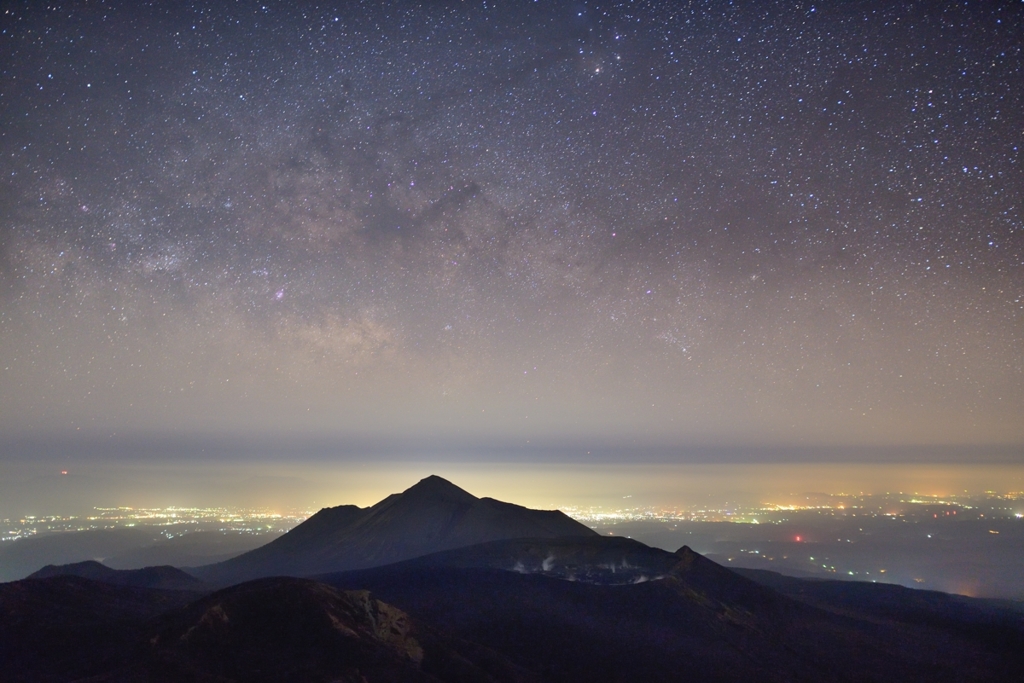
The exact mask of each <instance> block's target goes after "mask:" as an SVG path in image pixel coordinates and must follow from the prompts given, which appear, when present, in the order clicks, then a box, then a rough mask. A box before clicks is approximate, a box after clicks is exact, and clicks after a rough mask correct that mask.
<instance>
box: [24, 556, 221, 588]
mask: <svg viewBox="0 0 1024 683" xmlns="http://www.w3.org/2000/svg"><path fill="white" fill-rule="evenodd" d="M53 576H80V577H82V578H84V579H92V580H93V581H102V582H103V583H109V584H113V585H115V586H135V587H137V588H163V589H166V590H186V591H203V590H204V589H206V587H207V586H206V584H204V583H203V582H202V581H200V580H199V579H197V578H196V577H194V576H192V575H190V574H186V573H185V572H183V571H181V570H180V569H175V568H174V567H144V568H142V569H111V568H110V567H108V566H106V565H103V564H100V563H99V562H96V561H95V560H88V561H86V562H76V563H74V564H62V565H53V564H48V565H46V566H45V567H43V568H42V569H40V570H39V571H37V572H36V573H34V574H32V575H31V576H29V577H28V578H30V579H48V578H50V577H53Z"/></svg>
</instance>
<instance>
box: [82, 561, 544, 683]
mask: <svg viewBox="0 0 1024 683" xmlns="http://www.w3.org/2000/svg"><path fill="white" fill-rule="evenodd" d="M95 680H96V681H97V682H99V681H108V682H110V683H113V682H115V681H124V682H127V681H132V682H147V681H152V682H157V681H176V682H188V681H253V682H256V681H267V682H270V681H303V682H308V683H317V682H321V681H322V682H324V683H326V682H327V681H352V682H357V681H358V682H363V683H374V682H381V683H384V682H391V681H407V682H409V683H420V682H422V683H428V682H434V681H464V682H466V683H469V682H477V681H478V682H480V683H485V682H507V683H514V682H520V681H521V682H524V683H525V682H527V681H534V680H537V679H536V677H535V676H533V675H531V674H529V673H528V672H526V671H524V670H522V669H520V668H518V667H515V666H513V665H511V664H510V663H509V662H507V661H506V660H504V659H503V658H502V657H501V656H500V655H498V654H497V653H494V652H492V651H489V650H486V649H485V648H481V647H479V646H477V645H473V644H470V643H466V642H459V641H456V640H453V639H451V638H447V637H444V636H441V635H438V634H436V633H434V632H432V631H431V630H430V629H425V628H422V627H420V626H418V625H417V624H415V623H414V622H413V620H412V619H410V618H409V616H408V615H407V614H405V613H404V612H402V611H400V610H398V609H396V608H395V607H392V606H391V605H387V604H385V603H383V602H380V601H379V600H376V599H374V598H373V597H372V596H370V594H369V593H367V592H366V591H339V590H337V589H335V588H332V587H330V586H327V585H325V584H322V583H317V582H314V581H308V580H305V579H294V578H284V577H278V578H271V579H260V580H257V581H251V582H248V583H244V584H240V585H238V586H232V587H231V588H227V589H225V590H222V591H218V592H217V593H214V594H212V595H209V596H207V597H206V598H204V599H202V600H199V601H198V602H196V603H194V604H191V605H189V606H188V607H185V608H183V609H180V610H177V611H175V612H173V613H170V614H167V615H165V616H164V617H162V618H160V619H159V620H158V621H157V623H156V624H154V626H153V627H151V629H150V630H149V632H147V634H146V635H145V637H144V638H143V639H142V640H141V641H140V644H139V646H138V647H137V648H136V649H135V650H134V652H133V653H132V655H131V657H130V659H129V661H128V662H126V663H125V664H124V665H123V666H121V667H120V668H118V669H117V670H116V671H113V672H111V673H109V674H107V675H105V676H102V677H98V678H97V679H95Z"/></svg>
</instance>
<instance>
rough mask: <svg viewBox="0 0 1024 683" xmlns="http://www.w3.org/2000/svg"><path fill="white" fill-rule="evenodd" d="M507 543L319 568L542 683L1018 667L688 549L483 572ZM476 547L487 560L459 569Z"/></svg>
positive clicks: (979, 642)
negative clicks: (627, 570) (638, 572)
mask: <svg viewBox="0 0 1024 683" xmlns="http://www.w3.org/2000/svg"><path fill="white" fill-rule="evenodd" d="M617 540H619V539H609V538H599V539H598V540H597V541H591V540H590V539H586V540H585V541H584V542H583V543H584V544H586V543H588V542H590V543H594V544H595V545H599V544H602V543H604V542H605V541H617ZM510 545H515V544H503V543H495V544H488V546H490V547H491V548H492V549H494V550H495V551H496V552H495V553H494V554H491V553H489V552H488V551H487V549H485V548H483V547H475V548H472V549H464V550H463V551H452V552H448V553H441V554H438V555H436V556H431V557H427V558H419V559H417V560H411V561H408V562H402V563H398V564H395V565H391V566H387V567H378V568H374V569H368V570H361V571H353V572H343V573H339V574H335V575H332V576H326V577H321V578H322V580H324V581H326V582H328V583H330V584H332V585H335V586H338V587H339V588H354V587H356V586H358V587H361V588H364V589H369V590H371V591H373V593H374V594H375V595H377V596H378V597H379V598H380V599H382V600H386V601H387V602H389V603H390V604H394V605H396V606H397V607H399V608H400V609H403V610H405V611H406V612H408V613H409V614H410V615H412V616H413V618H415V619H417V620H419V621H421V622H423V623H429V624H432V625H434V626H435V627H436V628H439V629H443V630H445V631H447V632H448V633H450V634H452V635H453V636H455V637H460V638H466V639H473V640H475V641H476V642H477V643H479V644H481V645H484V646H487V647H490V648H492V649H494V650H497V651H500V652H502V653H503V654H504V655H506V656H508V657H509V658H510V659H511V660H512V661H513V662H516V663H517V664H520V665H521V666H524V667H529V668H531V669H533V670H534V671H536V672H537V673H539V674H540V675H542V676H543V677H544V680H547V681H565V682H569V681H581V680H586V681H678V680H718V681H893V680H900V681H965V680H974V681H1013V680H1017V679H1018V676H1019V667H1020V665H1021V664H1024V657H1022V655H1021V651H1020V650H1019V649H1017V648H1014V647H1013V646H1012V643H1008V642H1006V641H1003V642H990V641H986V640H984V639H978V638H972V637H969V636H965V634H963V633H962V632H958V631H957V630H956V629H951V628H944V627H941V626H939V625H934V624H919V623H908V622H904V621H900V620H898V619H876V618H859V617H857V616H855V615H851V614H842V613H839V612H836V611H830V610H826V609H821V608H819V607H816V606H812V605H809V604H806V603H804V602H801V601H798V600H794V599H792V598H789V597H787V596H785V595H782V594H780V593H779V592H777V591H775V590H773V589H771V588H769V587H767V586H764V585H761V584H758V583H756V582H754V581H751V580H749V579H746V578H744V577H741V576H739V575H737V574H736V573H734V572H732V571H730V570H729V569H726V568H725V567H722V566H720V565H718V564H716V563H714V562H712V561H710V560H708V559H706V558H704V557H702V556H700V555H698V554H697V553H694V552H693V551H691V550H690V549H689V548H685V547H684V548H681V549H680V550H679V551H677V552H676V553H667V554H668V555H674V557H675V562H674V564H673V566H672V567H671V568H670V569H669V571H668V573H667V574H666V575H665V576H663V577H662V578H660V579H658V580H652V581H645V582H641V583H636V584H631V585H601V584H594V583H586V582H583V581H567V580H564V579H561V578H555V577H552V576H548V575H545V574H544V573H543V572H539V573H537V574H521V573H518V572H515V571H508V570H506V569H495V568H492V566H491V565H493V564H495V563H496V562H499V561H498V560H494V559H493V558H494V557H499V558H500V561H501V562H503V561H506V553H507V551H508V550H509V546H510ZM622 549H623V548H622V546H621V545H620V546H619V547H617V548H614V549H613V550H610V551H607V552H606V554H607V555H614V554H616V553H617V552H621V551H622ZM589 552H594V550H593V548H591V549H588V550H585V551H580V553H577V556H580V555H583V554H586V553H589ZM602 552H604V551H602ZM473 555H476V557H477V558H478V559H483V560H484V565H485V566H484V567H483V568H476V567H470V566H467V565H468V564H470V563H471V560H470V558H471V557H472V556H473ZM633 557H634V558H638V557H639V554H637V555H634V556H633ZM650 557H651V558H652V559H654V561H655V562H656V563H658V564H660V563H661V562H662V561H663V560H664V558H663V557H658V556H656V555H654V554H652V555H650ZM446 561H450V562H451V564H453V565H455V566H446ZM1018 629H1019V626H1018ZM1017 633H1018V636H1019V634H1020V633H1024V630H1018V632H1017Z"/></svg>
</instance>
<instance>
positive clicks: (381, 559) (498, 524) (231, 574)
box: [190, 476, 597, 585]
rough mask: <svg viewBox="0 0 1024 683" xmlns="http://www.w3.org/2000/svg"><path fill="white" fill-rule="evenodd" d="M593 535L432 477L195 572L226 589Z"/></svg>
mask: <svg viewBox="0 0 1024 683" xmlns="http://www.w3.org/2000/svg"><path fill="white" fill-rule="evenodd" d="M596 535H597V534H596V533H595V532H594V531H592V530H591V529H588V528H587V527H585V526H583V525H582V524H580V523H579V522H576V521H575V520H573V519H570V518H569V517H567V516H566V515H564V514H563V513H561V512H559V511H557V510H554V511H547V510H531V509H529V508H525V507H522V506H519V505H513V504H511V503H503V502H501V501H498V500H494V499H493V498H477V497H476V496H474V495H472V494H470V493H468V492H466V491H464V490H462V489H460V488H459V487H458V486H455V485H454V484H452V483H451V482H449V481H446V480H445V479H442V478H441V477H437V476H431V477H427V478H426V479H423V480H422V481H420V482H419V483H417V484H416V485H414V486H412V487H411V488H409V489H407V490H406V491H404V492H402V493H396V494H393V495H391V496H388V497H387V498H385V499H384V500H382V501H381V502H379V503H377V504H376V505H374V506H372V507H369V508H359V507H356V506H354V505H342V506H339V507H334V508H325V509H323V510H321V511H320V512H318V513H317V514H315V515H313V516H312V517H310V518H309V519H308V520H306V521H305V522H303V523H302V524H300V525H299V526H297V527H295V528H294V529H292V530H291V531H289V532H288V533H287V534H285V535H284V536H282V537H280V538H278V539H277V540H275V541H272V542H270V543H268V544H267V545H265V546H262V547H260V548H257V549H255V550H252V551H250V552H248V553H245V554H243V555H240V556H239V557H235V558H232V559H230V560H227V561H226V562H221V563H218V564H214V565H207V566H205V567H197V568H194V569H191V570H190V573H193V574H195V575H197V576H199V577H201V578H203V579H205V580H208V581H212V582H216V583H218V584H221V585H225V584H229V583H237V582H239V581H243V580H247V579H253V578H258V577H262V576H274V575H287V576H311V575H314V574H321V573H326V572H332V571H340V570H348V569H361V568H366V567H375V566H380V565H385V564H390V563H393V562H398V561H401V560H405V559H409V558H413V557H419V556H421V555H426V554H428V553H434V552H438V551H441V550H447V549H451V548H459V547H464V546H469V545H474V544H477V543H483V542H486V541H495V540H501V539H509V538H554V537H560V536H577V537H589V536H596Z"/></svg>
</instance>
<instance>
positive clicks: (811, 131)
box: [0, 2, 1024, 490]
mask: <svg viewBox="0 0 1024 683" xmlns="http://www.w3.org/2000/svg"><path fill="white" fill-rule="evenodd" d="M343 5H344V6H343V8H337V9H334V10H330V9H323V8H322V7H321V8H317V7H315V6H313V5H311V4H305V3H299V4H297V5H294V4H292V3H270V2H265V3H261V2H237V3H230V4H229V3H208V4H205V3H195V4H192V5H190V6H184V5H183V3H170V2H168V3H161V2H157V3H153V4H152V5H150V6H146V7H143V6H141V5H140V3H135V2H108V3H85V2H69V3H61V2H58V3H53V4H51V5H50V6H48V7H43V6H42V5H40V4H39V3H5V5H4V10H3V12H4V14H3V15H2V17H0V121H2V122H3V123H2V126H0V159H2V162H0V170H2V178H0V433H3V434H4V435H5V436H4V437H3V438H4V443H5V446H4V448H5V453H7V455H8V456H9V457H14V456H16V455H17V454H23V455H26V454H27V456H30V455H31V453H33V452H34V451H33V448H36V449H37V450H38V449H42V450H43V451H46V449H47V448H49V449H50V450H53V449H58V450H60V449H63V450H62V452H63V453H64V455H63V456H62V457H65V458H67V459H71V460H72V461H73V460H74V458H75V457H81V458H87V457H91V456H89V454H90V453H94V452H95V451H96V450H97V448H99V449H100V450H102V444H103V443H107V441H105V440H110V439H114V441H112V442H110V443H114V442H116V443H118V444H120V446H118V447H119V448H123V449H130V444H131V443H136V442H135V441H131V440H130V439H137V440H139V442H144V443H147V444H154V443H163V442H173V443H177V444H179V445H178V446H176V448H177V449H178V451H182V450H185V451H187V450H188V444H189V443H191V441H189V440H195V439H198V440H200V441H202V440H204V439H205V440H206V441H203V443H207V444H208V443H214V442H215V443H217V444H225V443H227V444H229V445H228V446H224V449H225V450H226V451H232V450H233V451H234V452H235V455H238V454H239V453H244V451H246V449H255V450H259V448H258V446H253V444H257V445H258V444H268V443H269V444H288V443H289V442H293V443H306V441H304V440H309V439H313V440H315V442H316V444H317V445H316V446H315V448H313V447H310V448H311V449H312V450H317V452H330V451H331V450H332V449H334V448H337V449H339V450H341V451H343V450H345V449H346V448H348V450H349V451H351V452H355V451H359V450H360V449H363V452H371V451H373V445H374V444H390V446H388V448H385V449H384V450H386V451H387V452H388V453H390V454H392V455H393V454H394V453H400V452H401V451H402V449H403V448H405V447H406V446H404V445H403V444H405V445H408V449H409V451H410V452H413V451H416V449H417V444H419V445H420V446H422V444H424V443H429V444H431V446H430V447H431V448H434V449H436V450H437V451H438V452H444V451H445V449H449V450H450V449H461V451H460V452H470V451H473V449H474V448H477V447H479V448H480V450H479V452H480V453H481V455H480V458H481V459H487V458H490V457H492V456H491V455H488V454H487V453H488V451H487V449H488V448H499V449H505V450H503V451H502V453H504V455H503V456H502V457H506V458H508V459H513V460H514V459H515V458H516V457H517V455H516V453H517V449H522V450H523V452H524V453H533V452H534V450H535V449H537V448H540V447H541V446H538V444H540V445H547V446H550V447H552V448H555V447H556V446H557V447H564V448H565V449H568V450H571V451H572V452H573V453H574V454H575V455H574V457H576V458H577V459H585V453H586V451H587V450H588V449H590V448H594V449H597V448H603V449H605V450H604V451H603V452H608V451H614V450H615V449H617V448H621V449H626V450H628V449H630V448H632V449H639V450H643V449H645V448H650V449H653V451H652V452H654V451H656V452H657V453H658V454H659V455H658V456H657V458H656V459H658V460H660V461H666V460H671V459H672V455H671V454H672V453H677V452H678V453H684V452H695V451H700V452H702V453H705V456H703V460H704V461H709V460H710V461H713V460H714V459H715V456H714V453H716V452H719V451H721V452H728V453H735V452H737V451H735V449H740V450H742V449H768V450H764V451H761V452H764V453H768V454H769V455H766V456H764V458H762V460H769V461H771V460H773V459H775V458H777V459H778V460H780V461H781V460H785V459H786V457H784V456H783V455H771V454H773V453H774V454H779V453H792V452H794V451H793V450H792V449H803V450H800V451H799V452H800V453H807V452H818V451H815V449H820V452H822V453H824V452H826V451H829V449H831V451H829V452H835V453H844V454H846V456H844V457H846V458H847V459H848V460H851V461H857V460H858V459H864V460H865V461H871V458H872V457H878V456H862V455H860V454H861V453H867V452H872V453H875V452H878V450H879V449H881V450H882V451H884V452H893V453H896V452H899V449H903V448H909V449H915V448H916V449H922V448H923V449H928V448H935V449H938V451H941V452H942V453H945V454H947V455H944V456H943V457H944V458H946V459H947V460H953V461H959V462H962V463H970V462H971V461H972V459H973V458H979V457H981V456H979V455H978V454H979V453H983V454H991V453H996V454H998V459H1003V460H1006V459H1007V458H1009V460H1011V461H1014V462H1019V461H1020V459H1021V457H1022V456H1021V452H1022V446H1024V172H1022V168H1021V160H1022V155H1021V151H1020V145H1021V144H1024V140H1022V138H1024V54H1022V51H1021V47H1022V40H1024V9H1022V5H1021V3H1010V2H984V3H981V2H978V3H957V4H954V3H934V2H926V3H896V4H895V5H894V4H893V3H882V2H844V3H820V4H813V3H791V2H778V3H764V2H756V3H755V2H734V3H727V2H703V3H701V2H694V3H667V2H646V3H645V2H632V3H597V2H536V3H525V2H524V3H511V2H508V3H506V2H474V3H456V2H436V3H411V2H388V3H375V2H374V3H365V4H357V3H344V4H343ZM126 435H127V436H126ZM122 438H126V439H129V440H128V441H117V439H122ZM79 439H80V440H81V441H78V440H79ZM40 443H41V444H44V446H38V444H40ZM53 443H56V444H61V445H60V446H59V448H58V447H57V446H52V447H51V446H45V444H53ZM97 443H99V444H101V446H99V447H97V446H96V445H95V444H97ZM232 443H234V444H236V445H235V446H231V445H230V444H232ZM26 444H29V445H26ZM31 444H36V445H35V446H32V445H31ZM125 444H128V445H125ZM181 444H184V445H181ZM345 444H350V445H349V446H345ZM351 444H356V445H355V446H352V445H351ZM78 445H82V455H81V456H76V455H73V453H74V451H75V448H76V447H78ZM86 445H87V446H88V447H86ZM552 445H554V446H552ZM559 445H561V446H559ZM154 448H155V447H154ZM274 448H275V449H277V448H280V450H279V451H278V452H285V451H287V448H288V447H287V445H282V446H280V447H279V446H277V445H275V446H274ZM531 449H534V450H531ZM701 449H703V450H701ZM716 449H719V450H716ZM730 449H733V450H730ZM808 449H810V450H808ZM886 449H889V450H886ZM141 450H145V449H141ZM151 450H152V449H151ZM157 450H159V449H158V448H157ZM171 450H174V449H171ZM199 450H201V449H199ZM421 450H422V449H421ZM938 451H937V452H938ZM47 452H49V451H47ZM914 452H918V451H914ZM949 453H953V454H954V455H948V454H949ZM69 454H70V455H69ZM666 454H668V455H666ZM707 454H711V455H707ZM389 457H390V456H389ZM493 457H497V456H493ZM524 457H525V456H524ZM614 457H615V456H614V455H611V456H608V459H614ZM800 457H803V458H810V459H813V458H814V457H815V456H805V455H802V456H800ZM822 457H825V456H822ZM893 457H895V456H893ZM986 457H987V456H986ZM730 458H731V459H732V460H733V461H735V460H736V459H737V458H736V457H733V456H730ZM730 458H726V459H730ZM540 459H541V460H543V458H542V457H541V458H540ZM739 459H740V460H742V459H743V458H742V457H740V458H739ZM798 459H799V458H798ZM410 483H411V482H410ZM457 483H458V482H457ZM392 488H394V487H392ZM399 488H401V487H399ZM396 490H397V489H396Z"/></svg>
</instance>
